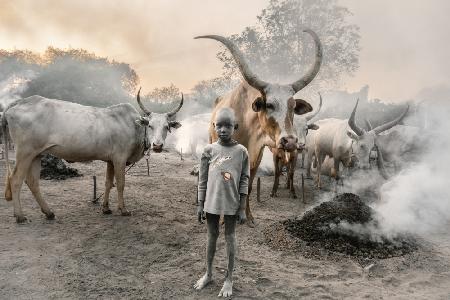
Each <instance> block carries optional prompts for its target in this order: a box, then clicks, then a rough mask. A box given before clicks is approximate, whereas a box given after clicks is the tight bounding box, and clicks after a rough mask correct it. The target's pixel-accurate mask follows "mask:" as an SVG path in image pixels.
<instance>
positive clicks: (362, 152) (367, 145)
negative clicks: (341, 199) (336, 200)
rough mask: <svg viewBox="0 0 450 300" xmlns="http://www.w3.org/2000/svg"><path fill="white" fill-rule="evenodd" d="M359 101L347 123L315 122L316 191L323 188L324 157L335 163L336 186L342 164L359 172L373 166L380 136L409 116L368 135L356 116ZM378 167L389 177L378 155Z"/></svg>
mask: <svg viewBox="0 0 450 300" xmlns="http://www.w3.org/2000/svg"><path fill="white" fill-rule="evenodd" d="M358 102H359V99H358V100H357V101H356V104H355V107H354V109H353V111H352V113H351V115H350V118H349V119H348V120H340V119H324V120H320V121H318V122H316V124H317V125H318V126H319V129H318V130H317V131H316V133H315V134H314V155H315V157H316V158H315V159H316V161H317V187H318V188H321V181H320V176H321V165H322V163H323V161H324V159H325V156H326V155H328V156H329V157H331V158H333V159H334V167H333V169H332V171H331V173H332V176H333V177H335V179H336V182H338V181H339V179H340V175H339V163H342V164H343V165H344V167H347V168H348V167H351V166H352V165H354V164H356V165H357V166H358V167H359V168H363V169H366V168H368V167H369V166H370V152H371V150H372V149H373V148H374V146H375V145H376V138H377V135H378V134H380V133H381V132H383V131H385V130H388V129H389V128H392V127H393V126H395V125H396V124H398V123H399V122H400V121H401V120H402V119H403V118H404V117H405V116H406V114H407V112H408V109H409V105H408V106H407V108H406V110H405V111H404V112H403V113H402V114H401V115H400V116H398V117H397V118H396V119H395V120H393V121H390V122H387V123H385V124H382V125H380V126H378V127H376V128H374V129H372V130H370V131H366V130H364V129H362V128H360V127H358V126H357V125H356V122H355V114H356V108H357V107H358ZM378 156H379V157H378V166H379V169H380V172H381V174H382V175H383V177H385V178H386V177H387V175H386V172H385V169H384V164H383V157H382V155H381V154H380V152H379V151H378Z"/></svg>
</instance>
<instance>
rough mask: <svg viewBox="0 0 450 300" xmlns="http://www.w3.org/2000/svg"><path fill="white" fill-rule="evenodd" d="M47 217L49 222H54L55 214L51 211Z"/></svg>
mask: <svg viewBox="0 0 450 300" xmlns="http://www.w3.org/2000/svg"><path fill="white" fill-rule="evenodd" d="M45 217H46V218H47V220H54V219H55V214H54V213H53V212H52V211H51V212H49V213H48V214H45Z"/></svg>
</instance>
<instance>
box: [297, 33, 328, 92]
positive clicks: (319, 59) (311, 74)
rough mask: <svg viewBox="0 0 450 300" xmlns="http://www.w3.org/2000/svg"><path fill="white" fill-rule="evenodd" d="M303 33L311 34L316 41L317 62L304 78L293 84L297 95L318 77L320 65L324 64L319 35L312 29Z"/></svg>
mask: <svg viewBox="0 0 450 300" xmlns="http://www.w3.org/2000/svg"><path fill="white" fill-rule="evenodd" d="M303 32H307V33H309V34H310V35H311V36H312V38H313V39H314V42H315V44H316V60H315V62H314V65H313V66H312V67H311V68H310V69H309V71H308V72H307V73H306V74H305V75H304V76H303V77H302V78H300V79H299V80H297V81H296V82H294V83H292V84H291V85H292V88H293V89H294V91H295V92H296V93H297V92H298V91H300V90H301V89H302V88H304V87H305V86H307V85H308V84H309V83H310V82H311V81H312V80H313V79H314V77H316V75H317V73H318V72H319V69H320V65H321V64H322V57H323V51H322V43H321V42H320V39H319V37H318V36H317V34H316V33H315V32H314V31H312V30H311V29H305V30H303Z"/></svg>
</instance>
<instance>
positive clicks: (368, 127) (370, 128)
mask: <svg viewBox="0 0 450 300" xmlns="http://www.w3.org/2000/svg"><path fill="white" fill-rule="evenodd" d="M364 121H366V127H367V131H371V130H372V128H373V127H372V123H370V121H369V120H367V119H365V120H364Z"/></svg>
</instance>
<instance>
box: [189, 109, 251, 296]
mask: <svg viewBox="0 0 450 300" xmlns="http://www.w3.org/2000/svg"><path fill="white" fill-rule="evenodd" d="M213 126H214V130H215V131H216V133H217V135H218V140H217V142H215V143H213V144H209V145H207V146H206V147H205V149H204V151H203V154H202V157H201V162H200V172H199V181H198V206H197V217H198V222H199V223H203V221H202V220H203V219H204V214H205V213H206V223H207V225H208V245H207V248H206V273H205V275H203V277H202V278H200V279H199V280H198V281H197V283H195V285H194V288H195V289H197V290H201V289H202V288H203V287H205V286H206V285H207V284H208V283H209V282H211V280H212V262H213V259H214V254H215V252H216V242H217V238H218V236H219V219H220V216H221V215H224V219H225V241H226V244H227V257H228V273H227V277H226V279H225V282H224V284H223V287H222V289H221V290H220V293H219V297H230V296H231V295H232V293H233V278H232V277H233V269H234V256H235V245H236V238H235V227H236V221H237V222H239V223H240V224H242V223H244V222H245V221H246V219H247V217H246V213H245V208H246V198H247V194H248V182H249V177H250V166H249V160H248V152H247V149H246V148H245V147H244V146H242V145H240V144H238V143H237V142H236V141H235V140H233V139H232V138H231V136H232V135H233V132H234V131H235V130H236V129H237V128H238V124H237V123H236V118H235V115H234V112H233V110H231V109H230V108H223V109H221V110H219V112H218V113H217V114H216V118H215V123H214V124H213Z"/></svg>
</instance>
